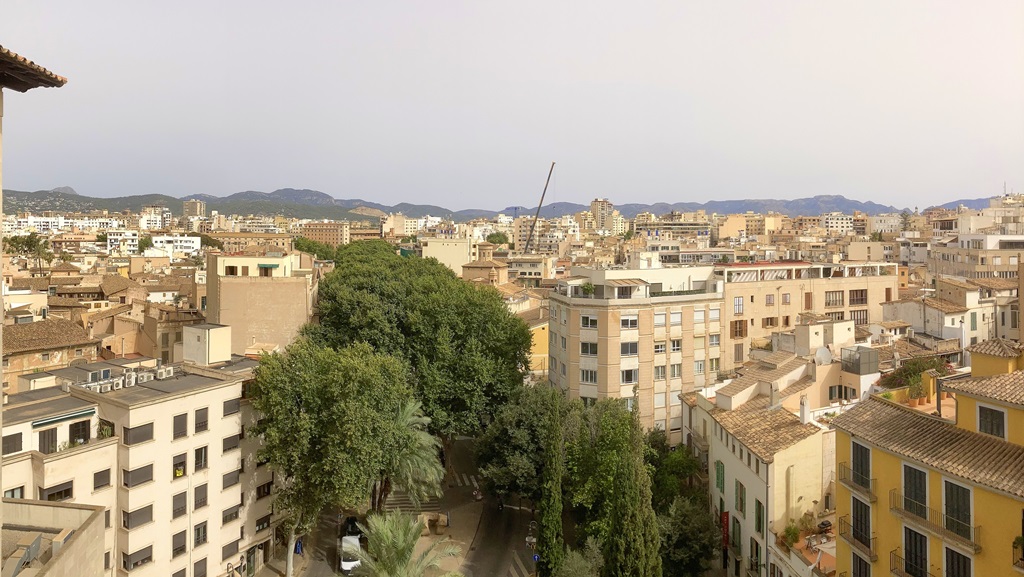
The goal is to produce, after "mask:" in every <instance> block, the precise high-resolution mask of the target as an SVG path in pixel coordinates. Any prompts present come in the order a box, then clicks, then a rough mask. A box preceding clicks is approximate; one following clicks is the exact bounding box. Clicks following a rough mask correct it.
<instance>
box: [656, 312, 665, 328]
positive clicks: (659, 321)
mask: <svg viewBox="0 0 1024 577" xmlns="http://www.w3.org/2000/svg"><path fill="white" fill-rule="evenodd" d="M654 326H656V327H663V326H665V313H654Z"/></svg>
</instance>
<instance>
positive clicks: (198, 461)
mask: <svg viewBox="0 0 1024 577" xmlns="http://www.w3.org/2000/svg"><path fill="white" fill-rule="evenodd" d="M207 452H208V451H207V449H206V447H199V448H198V449H196V452H195V470H196V471H202V470H203V469H205V468H206V467H207V466H208V465H209V461H208V460H207Z"/></svg>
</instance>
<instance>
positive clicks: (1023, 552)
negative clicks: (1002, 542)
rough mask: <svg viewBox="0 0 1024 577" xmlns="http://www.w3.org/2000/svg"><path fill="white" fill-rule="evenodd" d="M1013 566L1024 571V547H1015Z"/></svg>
mask: <svg viewBox="0 0 1024 577" xmlns="http://www.w3.org/2000/svg"><path fill="white" fill-rule="evenodd" d="M1013 566H1014V567H1016V568H1018V569H1024V547H1022V546H1020V545H1014V546H1013Z"/></svg>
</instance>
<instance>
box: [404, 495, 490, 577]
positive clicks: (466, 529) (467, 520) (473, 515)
mask: <svg viewBox="0 0 1024 577" xmlns="http://www.w3.org/2000/svg"><path fill="white" fill-rule="evenodd" d="M483 511H484V502H483V501H471V502H469V503H464V504H462V505H458V506H455V507H452V508H451V509H447V510H446V509H443V508H442V511H441V512H442V513H447V514H448V520H449V521H448V522H449V525H450V526H449V527H442V528H441V531H443V533H442V534H441V535H434V534H433V533H431V534H430V535H428V536H426V537H420V540H419V542H417V543H416V553H417V554H418V553H420V552H422V551H424V550H426V549H427V547H429V546H431V545H432V544H434V543H437V542H438V541H448V542H449V544H451V545H455V546H457V547H458V548H459V554H458V555H457V556H455V557H450V558H448V559H444V560H443V561H442V562H441V568H440V570H435V571H433V572H428V573H427V577H434V576H435V575H443V574H445V573H447V572H449V571H458V570H459V569H461V568H462V565H463V563H465V561H466V556H467V555H468V554H469V548H470V547H471V546H472V543H473V538H474V537H476V532H477V528H478V527H479V526H480V517H481V516H482V515H483ZM441 547H444V544H442V545H438V548H441Z"/></svg>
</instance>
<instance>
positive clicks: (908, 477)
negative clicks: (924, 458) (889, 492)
mask: <svg viewBox="0 0 1024 577" xmlns="http://www.w3.org/2000/svg"><path fill="white" fill-rule="evenodd" d="M927 502H928V474H927V473H926V472H924V471H922V470H920V469H917V468H914V467H911V466H910V465H903V509H904V510H905V511H907V512H908V513H910V514H912V515H917V516H918V517H921V518H922V519H925V518H927V516H928V510H927V505H926V503H927Z"/></svg>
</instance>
